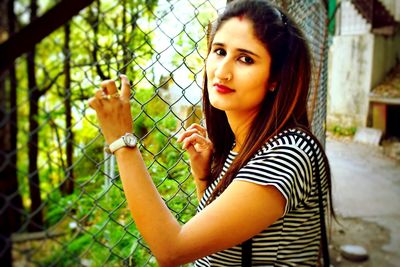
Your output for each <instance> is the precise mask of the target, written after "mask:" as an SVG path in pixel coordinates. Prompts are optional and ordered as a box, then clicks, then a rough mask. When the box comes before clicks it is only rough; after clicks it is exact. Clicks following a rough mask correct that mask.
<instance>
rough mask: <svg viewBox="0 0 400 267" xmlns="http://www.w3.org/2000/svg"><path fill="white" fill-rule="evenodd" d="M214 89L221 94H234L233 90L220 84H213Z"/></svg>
mask: <svg viewBox="0 0 400 267" xmlns="http://www.w3.org/2000/svg"><path fill="white" fill-rule="evenodd" d="M214 88H215V90H216V91H217V92H218V93H221V94H229V93H233V92H235V90H233V89H231V88H229V87H228V86H225V85H222V84H218V83H216V84H214Z"/></svg>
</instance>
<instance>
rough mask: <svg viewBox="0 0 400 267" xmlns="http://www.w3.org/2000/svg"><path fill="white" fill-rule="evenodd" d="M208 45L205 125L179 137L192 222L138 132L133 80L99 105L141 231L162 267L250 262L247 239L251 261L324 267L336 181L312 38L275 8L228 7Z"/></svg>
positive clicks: (111, 89) (103, 94)
mask: <svg viewBox="0 0 400 267" xmlns="http://www.w3.org/2000/svg"><path fill="white" fill-rule="evenodd" d="M210 38H211V40H210V44H211V45H210V50H209V54H208V57H207V61H206V74H205V83H204V100H203V108H204V115H205V120H206V125H207V127H206V129H205V128H203V127H201V126H200V125H192V126H191V127H189V128H188V129H187V130H186V131H185V132H184V133H183V134H182V135H181V136H180V137H179V138H178V141H179V142H182V143H183V148H184V149H186V150H187V152H188V153H189V156H190V162H191V171H192V174H193V177H194V180H195V182H196V186H197V193H198V198H199V200H200V205H199V209H198V213H197V214H196V215H195V216H194V217H193V218H192V219H191V220H190V221H189V222H187V223H186V224H185V225H180V224H179V223H178V221H177V220H176V219H175V218H174V216H173V215H172V213H171V212H170V211H169V209H168V208H167V206H166V205H165V203H164V202H163V201H162V198H161V197H160V195H159V193H158V192H157V189H156V187H155V186H154V184H153V182H152V180H151V177H150V176H149V173H148V172H147V169H146V166H145V164H144V162H143V160H142V157H141V155H140V151H139V150H138V149H137V148H136V146H135V144H134V143H135V142H134V141H135V140H133V139H134V138H133V137H132V135H131V134H129V133H131V131H132V116H131V114H130V105H129V100H130V86H129V82H128V80H127V77H125V76H124V75H121V81H122V86H121V94H119V93H118V91H117V87H116V85H115V82H114V81H111V80H110V81H104V82H103V83H102V84H101V89H99V90H98V91H97V92H96V94H95V96H94V97H93V98H91V99H90V100H89V105H90V106H91V107H92V108H93V109H95V110H96V113H97V115H98V120H99V123H100V126H101V129H102V132H103V134H104V137H105V139H106V142H107V143H108V144H110V150H111V152H113V153H114V154H115V156H116V158H117V162H118V167H119V171H120V175H121V180H122V183H123V187H124V191H125V194H126V197H127V201H128V204H129V208H130V211H131V213H132V216H133V218H134V220H135V223H136V225H137V227H138V228H139V230H140V232H141V234H142V235H143V237H144V239H145V240H146V242H147V243H148V245H149V246H150V248H151V250H152V252H153V254H154V255H155V257H156V258H157V260H158V262H159V264H160V265H161V266H177V265H179V264H183V263H188V262H192V261H195V264H196V266H240V265H241V262H242V258H243V257H244V256H243V255H244V254H243V251H242V247H243V245H242V243H243V242H245V241H246V240H251V244H252V246H251V247H252V249H250V252H249V254H250V255H249V257H250V259H251V264H252V265H258V266H296V265H297V266H316V265H317V259H318V255H319V251H320V243H321V224H320V218H321V214H320V213H321V209H323V208H321V206H320V205H319V203H323V204H324V205H325V206H326V203H327V202H328V201H327V199H328V196H329V191H330V174H329V165H328V162H327V159H326V156H325V154H324V152H323V150H322V149H321V146H320V145H319V144H318V142H317V141H316V139H315V138H314V137H313V136H312V134H311V133H310V130H309V121H308V118H307V112H306V107H307V95H308V88H309V83H310V75H311V63H310V54H309V51H308V48H307V44H306V41H305V38H304V36H303V34H302V33H301V31H300V30H299V28H298V27H297V26H296V25H295V24H294V23H293V21H292V20H291V19H289V18H288V17H287V16H286V15H285V14H284V13H283V12H282V11H281V10H280V9H279V8H277V7H275V6H273V5H271V4H270V3H268V2H267V1H265V0H238V1H234V2H232V3H230V4H229V5H228V6H227V7H226V9H225V11H224V13H223V14H222V15H221V16H220V17H219V19H218V20H217V22H216V23H215V25H214V28H213V31H212V34H211V36H210ZM125 133H128V134H125ZM121 136H124V137H123V138H121ZM246 243H247V244H249V242H246ZM246 246H247V245H246Z"/></svg>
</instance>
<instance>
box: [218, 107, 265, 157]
mask: <svg viewBox="0 0 400 267" xmlns="http://www.w3.org/2000/svg"><path fill="white" fill-rule="evenodd" d="M257 113H258V111H257V112H255V111H254V112H248V113H246V114H245V115H243V112H234V111H226V116H227V118H228V122H229V125H230V127H231V129H232V132H233V134H234V136H235V147H234V148H233V151H234V152H239V151H240V150H241V148H242V146H243V144H244V142H245V140H246V138H247V136H248V133H249V131H250V128H251V125H252V122H253V120H254V119H255V117H256V116H257Z"/></svg>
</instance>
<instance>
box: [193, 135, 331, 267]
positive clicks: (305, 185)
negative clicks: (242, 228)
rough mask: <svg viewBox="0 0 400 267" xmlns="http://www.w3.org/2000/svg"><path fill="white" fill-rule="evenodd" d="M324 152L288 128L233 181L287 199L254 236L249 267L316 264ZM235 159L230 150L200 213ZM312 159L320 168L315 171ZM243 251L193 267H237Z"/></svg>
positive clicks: (219, 254)
mask: <svg viewBox="0 0 400 267" xmlns="http://www.w3.org/2000/svg"><path fill="white" fill-rule="evenodd" d="M306 139H308V140H309V141H310V143H311V144H312V145H313V146H314V148H313V149H312V148H311V147H310V145H309V143H308V142H307V141H306ZM314 151H316V154H317V155H314ZM322 153H324V152H323V151H321V150H320V149H319V148H318V145H317V144H316V143H315V142H314V140H313V137H311V136H309V135H308V134H306V133H305V132H303V131H300V130H294V129H291V130H287V131H284V132H282V133H280V134H279V135H277V136H275V137H274V138H272V139H271V140H269V141H268V142H267V143H266V144H265V145H264V146H263V147H262V148H261V149H260V150H259V151H258V152H257V153H256V155H254V157H253V158H252V159H251V160H250V161H249V162H248V163H247V164H246V166H244V167H243V168H242V169H241V170H240V171H239V172H238V174H237V176H236V177H235V179H236V180H242V181H249V182H253V183H256V184H260V185H272V186H275V187H276V188H277V189H278V190H279V191H280V192H281V193H282V195H283V196H284V197H285V198H286V208H285V214H284V216H283V217H282V218H280V219H279V220H278V221H276V222H275V223H274V224H272V225H271V226H270V227H268V229H265V230H264V231H262V232H261V233H259V234H257V235H255V236H254V237H253V252H252V261H253V262H252V266H315V265H316V262H317V257H318V252H319V244H320V238H321V233H320V223H319V216H320V215H319V214H320V213H319V208H318V189H317V181H316V178H315V177H316V175H315V172H316V171H319V173H320V177H321V181H322V192H323V194H324V199H325V203H326V196H327V192H328V181H327V174H326V167H325V164H324V161H323V154H322ZM236 155H237V153H234V152H230V154H229V155H228V158H227V159H226V162H225V165H224V168H223V171H222V173H221V175H220V177H219V178H218V179H217V180H216V181H214V182H213V183H212V184H211V185H210V186H209V187H208V188H207V190H206V191H205V193H204V196H203V198H202V199H201V201H200V203H199V207H198V211H201V210H202V209H203V208H204V207H205V204H206V201H207V199H208V198H209V197H210V196H211V193H212V192H213V190H214V189H215V187H216V186H217V184H218V182H219V181H220V180H221V178H222V176H223V175H224V174H225V172H226V171H227V169H228V168H229V166H230V165H231V164H232V161H233V160H234V159H235V157H236ZM316 159H317V160H318V162H319V166H320V167H319V170H315V166H316V164H315V163H316ZM241 253H242V249H241V246H240V245H238V246H235V247H233V248H230V249H227V250H224V251H221V252H217V253H215V254H213V255H210V256H207V257H205V258H203V259H199V260H197V261H196V262H195V266H204V267H205V266H240V265H241V255H242V254H241Z"/></svg>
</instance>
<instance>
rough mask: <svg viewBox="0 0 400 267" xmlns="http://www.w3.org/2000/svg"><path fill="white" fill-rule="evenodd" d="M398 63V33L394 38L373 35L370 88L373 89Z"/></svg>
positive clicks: (399, 48) (399, 35) (399, 54)
mask: <svg viewBox="0 0 400 267" xmlns="http://www.w3.org/2000/svg"><path fill="white" fill-rule="evenodd" d="M397 61H398V62H400V32H399V31H398V32H397V34H396V35H394V36H382V35H375V38H374V54H373V62H372V64H373V72H372V77H371V86H372V88H374V87H375V86H377V85H378V84H379V83H381V82H382V80H383V79H384V78H385V76H386V74H387V73H388V72H389V71H390V70H391V69H392V68H393V67H394V66H395V65H396V63H397Z"/></svg>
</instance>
